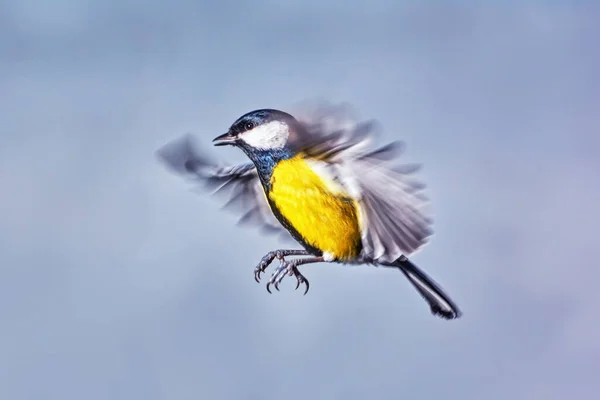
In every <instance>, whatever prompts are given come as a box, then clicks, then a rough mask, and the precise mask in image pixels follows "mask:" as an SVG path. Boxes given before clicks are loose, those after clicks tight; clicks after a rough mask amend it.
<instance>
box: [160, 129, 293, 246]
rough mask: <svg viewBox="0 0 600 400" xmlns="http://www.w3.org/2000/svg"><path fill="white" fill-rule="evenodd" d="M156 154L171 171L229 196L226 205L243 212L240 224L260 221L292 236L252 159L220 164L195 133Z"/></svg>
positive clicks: (271, 229) (269, 228) (266, 229)
mask: <svg viewBox="0 0 600 400" xmlns="http://www.w3.org/2000/svg"><path fill="white" fill-rule="evenodd" d="M156 155H157V157H158V158H159V159H160V160H161V161H162V162H163V163H164V164H165V165H166V166H167V167H168V168H169V169H170V170H171V171H173V172H175V173H177V174H179V175H183V176H185V177H187V178H190V179H192V180H193V181H194V182H196V183H197V184H198V185H199V186H200V187H201V188H202V189H203V190H209V191H212V194H213V195H220V196H227V201H226V203H225V205H224V206H223V207H222V208H223V209H228V210H232V211H235V212H237V213H239V214H241V217H240V219H239V220H238V224H240V225H258V226H260V227H261V228H262V231H263V232H265V233H271V234H278V235H280V236H282V237H287V236H289V233H288V232H287V231H286V230H285V229H284V228H283V227H282V226H281V224H280V223H279V221H277V219H276V218H275V216H274V215H273V213H272V212H271V209H270V207H269V205H268V203H267V201H266V198H265V195H264V191H263V188H262V185H261V183H260V180H259V178H258V174H257V172H256V168H255V167H254V165H253V164H252V163H246V164H240V165H229V166H218V165H216V164H214V163H213V162H212V161H211V160H210V159H209V158H208V157H207V156H205V155H204V154H201V153H200V151H199V150H198V149H197V147H196V146H195V144H194V141H193V138H192V137H191V135H185V136H183V137H182V138H180V139H177V140H174V141H172V142H170V143H168V144H166V145H165V146H163V147H162V148H160V149H159V150H157V152H156ZM290 237H291V236H290Z"/></svg>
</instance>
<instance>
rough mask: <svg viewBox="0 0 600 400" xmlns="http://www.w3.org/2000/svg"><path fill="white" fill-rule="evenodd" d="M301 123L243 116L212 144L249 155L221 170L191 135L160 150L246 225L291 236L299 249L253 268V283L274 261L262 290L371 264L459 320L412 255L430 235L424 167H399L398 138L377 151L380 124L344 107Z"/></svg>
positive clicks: (259, 113)
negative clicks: (311, 273) (306, 271)
mask: <svg viewBox="0 0 600 400" xmlns="http://www.w3.org/2000/svg"><path fill="white" fill-rule="evenodd" d="M308 114H309V115H308V116H305V118H304V119H302V118H295V117H294V116H292V115H291V114H288V113H286V112H284V111H280V110H276V109H259V110H254V111H251V112H248V113H246V114H244V115H242V116H241V117H239V118H238V119H237V120H236V121H235V122H234V123H233V124H232V125H231V126H230V128H229V129H228V131H227V132H226V133H224V134H222V135H219V136H217V137H216V138H215V139H214V140H213V142H214V145H215V146H234V147H237V148H239V149H240V150H241V151H242V152H243V153H245V155H246V156H247V157H248V158H249V160H250V162H248V163H245V164H241V165H229V166H227V165H225V166H222V165H218V164H216V163H214V162H213V161H211V159H210V158H209V157H207V156H206V155H205V154H202V153H201V152H200V151H199V150H198V148H197V146H195V145H194V141H193V138H192V137H191V136H190V135H185V136H184V137H183V138H181V139H178V140H175V141H173V142H171V143H169V144H167V145H165V146H163V147H162V148H161V149H159V150H158V151H157V155H158V157H159V159H161V160H162V161H163V162H164V163H165V164H166V165H167V166H168V167H169V168H170V169H171V170H172V171H174V172H177V173H179V174H182V175H186V176H189V177H192V178H193V179H195V180H196V181H198V182H200V183H202V184H203V185H204V186H205V187H206V188H208V189H215V192H216V193H228V194H229V200H228V202H227V203H226V205H225V206H226V207H237V208H238V211H239V212H241V213H242V214H243V216H242V217H241V219H240V222H241V223H253V224H258V225H259V226H262V227H263V229H264V230H265V231H266V232H273V233H277V234H283V235H285V236H288V237H289V236H291V238H293V239H295V240H296V242H298V243H299V244H300V245H301V246H302V249H280V250H274V251H270V252H269V253H267V254H266V255H265V256H264V257H263V258H262V259H261V260H260V262H259V263H258V265H257V266H256V268H255V269H254V277H255V280H256V281H257V282H259V281H260V279H261V275H262V274H263V273H265V271H266V269H267V268H268V267H269V265H270V264H271V263H272V262H273V261H274V260H275V259H277V260H278V261H279V265H278V266H277V267H276V268H275V269H274V271H273V272H272V274H271V276H270V278H269V279H268V282H267V284H266V287H267V290H268V291H269V293H270V292H271V289H270V288H271V286H273V287H275V288H276V289H277V290H279V287H278V286H279V284H280V283H281V281H282V280H283V279H284V277H286V276H294V277H295V278H296V283H297V284H296V289H298V287H299V286H300V285H301V284H303V285H305V291H304V294H306V293H307V292H308V289H309V282H308V280H307V279H306V277H304V275H303V274H302V273H301V272H300V270H299V267H300V266H302V265H306V264H310V263H322V262H324V263H339V264H355V265H356V264H366V265H374V266H385V267H392V268H397V269H398V270H400V271H401V272H402V273H403V274H404V276H406V278H407V279H408V280H409V282H410V283H411V284H412V285H413V286H414V287H415V289H416V290H417V291H418V292H419V293H420V295H421V296H422V297H423V299H424V300H425V301H427V303H428V304H429V307H430V309H431V312H432V313H433V314H434V315H437V316H439V317H442V318H444V319H455V318H458V317H460V316H461V311H460V309H459V308H458V307H457V305H456V304H455V303H454V302H453V301H452V299H451V298H450V297H449V296H448V295H447V294H446V293H445V292H444V290H443V289H442V288H441V287H440V286H439V285H438V284H437V283H436V282H435V281H434V280H433V279H432V278H430V277H429V276H428V275H427V274H426V273H425V272H424V271H422V270H421V269H420V268H419V267H417V266H416V265H415V264H414V263H412V262H411V261H410V260H409V259H408V256H409V255H411V254H412V253H414V252H415V251H417V250H418V249H420V248H421V247H422V246H423V245H424V244H425V243H427V241H428V239H429V237H430V236H431V235H432V234H433V230H432V227H431V225H432V223H433V222H432V219H431V217H430V216H429V215H428V214H427V213H426V212H425V206H426V205H427V204H428V199H427V198H426V197H425V196H424V195H423V190H422V189H423V188H424V185H423V184H422V183H421V182H419V181H418V180H415V179H414V178H413V175H414V172H416V171H417V170H418V169H419V165H414V164H396V163H394V161H395V160H396V158H397V156H398V155H399V154H400V153H401V151H402V150H403V143H402V142H400V141H396V142H391V143H389V144H386V145H385V146H382V147H379V148H376V149H371V148H370V145H371V143H372V141H373V138H374V137H375V134H376V133H377V128H378V125H377V123H376V122H375V121H374V120H368V121H361V122H360V121H356V119H355V118H354V117H353V116H350V115H349V113H348V108H347V107H346V106H344V105H342V106H334V105H319V106H317V107H316V108H315V109H314V110H312V112H310V113H308Z"/></svg>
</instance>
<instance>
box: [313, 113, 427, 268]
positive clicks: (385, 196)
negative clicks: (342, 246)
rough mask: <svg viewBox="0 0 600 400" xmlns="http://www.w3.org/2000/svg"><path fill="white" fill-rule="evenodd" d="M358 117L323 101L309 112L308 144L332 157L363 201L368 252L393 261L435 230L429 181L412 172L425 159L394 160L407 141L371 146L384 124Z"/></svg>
mask: <svg viewBox="0 0 600 400" xmlns="http://www.w3.org/2000/svg"><path fill="white" fill-rule="evenodd" d="M356 121H357V120H356V118H355V117H354V115H353V113H352V110H351V109H350V108H349V107H348V106H347V105H340V106H335V105H328V104H320V105H318V106H317V107H315V109H314V110H312V112H310V113H308V115H307V116H306V117H304V121H303V125H304V127H305V129H306V131H307V134H306V138H305V140H304V143H303V144H302V146H303V147H302V149H303V151H304V152H305V153H307V154H309V155H310V156H312V157H317V158H319V159H322V160H323V161H327V163H328V164H329V166H330V168H331V169H332V170H334V171H335V172H334V174H335V175H336V176H337V177H338V178H339V179H340V181H341V182H342V183H343V184H344V186H345V187H346V189H347V191H348V192H349V193H351V194H352V195H353V197H355V198H356V199H357V200H358V201H359V204H360V206H361V226H362V229H363V239H362V242H363V256H364V258H365V259H367V260H372V261H375V262H382V263H385V262H392V261H394V260H396V259H398V257H400V256H401V255H403V254H404V255H410V254H411V253H413V252H415V251H416V250H418V249H419V248H420V247H421V246H423V245H424V244H425V243H426V242H427V240H428V238H429V236H431V235H432V234H433V230H432V227H431V225H432V223H433V221H432V219H431V218H430V217H429V216H428V215H427V213H426V211H425V208H426V206H427V205H428V199H427V198H426V197H425V196H424V195H423V193H422V189H423V188H424V187H425V186H424V185H423V184H422V183H421V182H419V181H418V180H415V179H413V176H412V175H413V174H414V172H416V171H417V170H418V169H419V167H420V165H415V164H404V165H398V164H395V163H394V161H395V160H396V159H397V156H398V155H399V154H400V153H401V151H402V149H403V143H402V142H392V143H390V144H387V145H385V146H383V147H380V148H378V149H375V150H369V145H370V144H371V142H372V140H373V139H374V137H375V136H376V134H377V133H378V125H377V123H376V122H375V121H365V122H356Z"/></svg>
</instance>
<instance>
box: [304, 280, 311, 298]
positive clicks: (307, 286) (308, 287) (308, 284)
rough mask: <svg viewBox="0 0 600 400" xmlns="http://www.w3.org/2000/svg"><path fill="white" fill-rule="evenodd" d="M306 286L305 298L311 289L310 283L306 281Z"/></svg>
mask: <svg viewBox="0 0 600 400" xmlns="http://www.w3.org/2000/svg"><path fill="white" fill-rule="evenodd" d="M304 284H305V285H306V290H304V294H303V296H306V293H308V289H310V283H308V281H307V280H306V279H305V280H304Z"/></svg>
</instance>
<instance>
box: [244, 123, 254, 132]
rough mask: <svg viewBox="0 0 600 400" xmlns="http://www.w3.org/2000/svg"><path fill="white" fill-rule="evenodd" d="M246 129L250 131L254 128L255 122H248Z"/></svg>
mask: <svg viewBox="0 0 600 400" xmlns="http://www.w3.org/2000/svg"><path fill="white" fill-rule="evenodd" d="M245 127H246V130H247V131H249V130H250V129H252V128H254V124H253V123H252V122H246V126H245Z"/></svg>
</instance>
